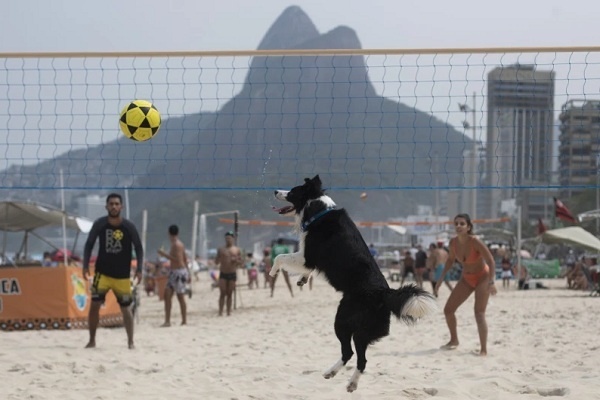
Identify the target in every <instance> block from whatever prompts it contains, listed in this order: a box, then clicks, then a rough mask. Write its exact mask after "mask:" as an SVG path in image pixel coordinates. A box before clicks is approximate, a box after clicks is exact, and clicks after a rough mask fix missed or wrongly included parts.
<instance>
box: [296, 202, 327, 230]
mask: <svg viewBox="0 0 600 400" xmlns="http://www.w3.org/2000/svg"><path fill="white" fill-rule="evenodd" d="M331 210H335V207H330V208H326V209H324V210H323V211H321V212H320V213H318V214H315V215H313V216H312V217H310V218H309V219H308V220H306V221H305V222H303V223H302V232H306V230H307V229H308V226H309V225H310V224H312V223H313V222H315V221H316V220H318V219H319V218H321V217H322V216H323V215H325V214H327V213H328V212H329V211H331Z"/></svg>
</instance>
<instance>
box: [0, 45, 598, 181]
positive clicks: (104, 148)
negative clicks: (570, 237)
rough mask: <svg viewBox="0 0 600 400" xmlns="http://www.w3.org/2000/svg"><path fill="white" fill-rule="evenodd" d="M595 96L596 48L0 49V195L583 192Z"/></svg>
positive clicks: (592, 175)
mask: <svg viewBox="0 0 600 400" xmlns="http://www.w3.org/2000/svg"><path fill="white" fill-rule="evenodd" d="M134 99H145V100H149V101H151V102H153V104H154V105H155V106H156V107H157V108H158V110H159V111H160V113H161V116H162V126H161V128H160V130H159V132H158V134H157V135H156V136H155V137H154V138H153V139H151V140H149V141H147V142H143V143H140V142H134V141H131V140H128V139H127V138H125V137H124V135H122V133H121V132H120V131H119V123H118V122H119V112H120V110H121V109H122V107H123V106H125V105H126V104H127V103H128V102H130V101H131V100H134ZM599 99H600V49H597V48H555V49H548V48H544V49H455V50H453V49H440V50H298V51H239V52H186V53H129V54H117V53H83V54H77V53H64V54H59V53H51V54H0V155H2V157H1V158H0V189H6V190H37V191H39V190H45V189H58V188H66V189H82V190H87V189H110V188H124V187H127V188H131V189H159V190H160V189H182V190H197V189H200V190H203V189H210V190H228V189H236V190H237V189H240V190H262V189H271V188H280V187H288V186H289V185H290V182H294V183H295V182H299V181H301V180H302V179H303V178H304V177H307V176H311V175H312V174H317V173H318V174H320V175H321V177H322V178H323V180H324V181H326V182H328V187H329V188H332V189H338V190H345V189H356V190H377V189H406V190H411V189H425V190H429V189H447V190H450V189H457V190H461V189H469V188H489V189H502V190H508V191H514V190H519V189H523V188H556V189H557V188H565V187H566V188H574V189H578V190H582V189H585V188H591V187H594V186H595V182H596V176H597V168H598V162H597V159H598V157H597V156H596V155H597V154H598V153H600V133H599V132H600V115H599V114H600V107H599V106H598V104H599V103H598V101H599ZM61 173H62V176H63V182H62V183H61V181H60V179H59V176H60V174H61Z"/></svg>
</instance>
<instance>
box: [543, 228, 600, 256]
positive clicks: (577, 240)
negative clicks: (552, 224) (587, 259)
mask: <svg viewBox="0 0 600 400" xmlns="http://www.w3.org/2000/svg"><path fill="white" fill-rule="evenodd" d="M540 238H541V241H542V243H548V244H568V245H571V246H575V247H580V248H583V249H586V250H589V251H596V252H600V239H598V238H597V237H596V236H594V235H592V234H591V233H590V232H588V231H586V230H585V229H583V228H582V227H580V226H569V227H567V228H558V229H551V230H547V231H546V232H544V233H543V234H542V235H540Z"/></svg>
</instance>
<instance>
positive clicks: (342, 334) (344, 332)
mask: <svg viewBox="0 0 600 400" xmlns="http://www.w3.org/2000/svg"><path fill="white" fill-rule="evenodd" d="M344 304H345V302H344V299H342V301H341V302H340V305H339V307H338V311H337V314H336V316H335V325H334V328H335V335H336V336H337V338H338V340H339V341H340V344H341V345H342V358H340V359H339V360H338V361H336V362H335V364H333V365H332V366H331V367H329V369H328V370H327V371H325V372H324V373H323V377H324V378H325V379H330V378H333V377H334V376H335V375H336V374H337V373H338V372H339V371H340V369H342V367H343V366H344V365H346V363H347V362H348V360H350V359H351V358H352V355H353V354H354V352H353V351H352V329H351V328H350V326H349V325H348V324H347V323H346V322H345V321H344V319H345V317H346V313H345V310H344Z"/></svg>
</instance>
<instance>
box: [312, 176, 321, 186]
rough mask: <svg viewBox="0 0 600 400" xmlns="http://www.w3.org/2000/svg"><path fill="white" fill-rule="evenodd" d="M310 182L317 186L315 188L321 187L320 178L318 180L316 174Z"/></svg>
mask: <svg viewBox="0 0 600 400" xmlns="http://www.w3.org/2000/svg"><path fill="white" fill-rule="evenodd" d="M312 180H313V183H314V184H315V185H317V186H321V178H319V175H318V174H317V175H315V177H314V178H312Z"/></svg>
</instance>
